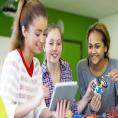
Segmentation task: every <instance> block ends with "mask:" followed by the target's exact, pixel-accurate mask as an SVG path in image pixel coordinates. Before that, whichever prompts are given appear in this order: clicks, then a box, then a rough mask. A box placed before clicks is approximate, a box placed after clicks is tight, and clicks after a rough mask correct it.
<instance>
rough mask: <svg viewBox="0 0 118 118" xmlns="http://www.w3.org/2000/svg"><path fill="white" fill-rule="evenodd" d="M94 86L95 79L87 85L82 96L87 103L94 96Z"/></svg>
mask: <svg viewBox="0 0 118 118" xmlns="http://www.w3.org/2000/svg"><path fill="white" fill-rule="evenodd" d="M93 84H95V85H98V83H97V81H96V79H94V80H92V81H91V82H90V83H89V85H88V88H87V91H86V93H85V95H84V99H86V100H87V101H88V102H89V100H91V99H92V97H93V96H94V92H93V90H92V85H93Z"/></svg>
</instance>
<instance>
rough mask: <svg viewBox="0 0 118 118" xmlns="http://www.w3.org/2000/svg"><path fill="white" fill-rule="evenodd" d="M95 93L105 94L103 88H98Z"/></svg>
mask: <svg viewBox="0 0 118 118" xmlns="http://www.w3.org/2000/svg"><path fill="white" fill-rule="evenodd" d="M95 92H96V93H99V94H102V93H103V90H102V88H101V87H100V86H96V88H95Z"/></svg>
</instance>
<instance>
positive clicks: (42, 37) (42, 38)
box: [40, 33, 45, 43]
mask: <svg viewBox="0 0 118 118" xmlns="http://www.w3.org/2000/svg"><path fill="white" fill-rule="evenodd" d="M40 42H41V43H44V42H45V39H44V35H43V33H42V34H41V36H40Z"/></svg>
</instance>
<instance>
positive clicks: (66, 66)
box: [60, 59, 70, 70]
mask: <svg viewBox="0 0 118 118" xmlns="http://www.w3.org/2000/svg"><path fill="white" fill-rule="evenodd" d="M60 65H61V68H62V69H64V70H66V69H70V64H69V63H68V62H67V61H65V60H62V59H60Z"/></svg>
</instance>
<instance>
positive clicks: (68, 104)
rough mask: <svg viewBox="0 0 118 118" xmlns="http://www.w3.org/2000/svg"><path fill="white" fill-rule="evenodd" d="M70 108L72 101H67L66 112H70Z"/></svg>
mask: <svg viewBox="0 0 118 118" xmlns="http://www.w3.org/2000/svg"><path fill="white" fill-rule="evenodd" d="M69 108H70V101H67V108H66V114H67V113H68V110H69Z"/></svg>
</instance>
